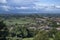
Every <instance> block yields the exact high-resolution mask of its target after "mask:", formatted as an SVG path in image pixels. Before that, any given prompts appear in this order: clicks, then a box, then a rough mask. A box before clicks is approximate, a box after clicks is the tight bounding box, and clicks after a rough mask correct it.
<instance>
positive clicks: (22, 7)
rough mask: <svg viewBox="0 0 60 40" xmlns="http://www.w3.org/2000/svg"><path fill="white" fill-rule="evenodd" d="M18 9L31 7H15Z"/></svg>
mask: <svg viewBox="0 0 60 40" xmlns="http://www.w3.org/2000/svg"><path fill="white" fill-rule="evenodd" d="M15 8H16V9H30V7H15Z"/></svg>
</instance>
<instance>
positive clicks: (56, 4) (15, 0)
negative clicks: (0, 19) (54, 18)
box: [0, 0, 60, 13]
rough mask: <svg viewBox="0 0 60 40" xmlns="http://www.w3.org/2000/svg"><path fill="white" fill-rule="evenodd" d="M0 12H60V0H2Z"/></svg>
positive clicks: (0, 0) (0, 1)
mask: <svg viewBox="0 0 60 40" xmlns="http://www.w3.org/2000/svg"><path fill="white" fill-rule="evenodd" d="M0 13H60V0H0Z"/></svg>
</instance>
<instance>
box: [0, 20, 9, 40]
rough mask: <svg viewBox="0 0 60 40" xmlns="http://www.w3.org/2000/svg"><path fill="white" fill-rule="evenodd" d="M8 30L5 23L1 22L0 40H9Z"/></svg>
mask: <svg viewBox="0 0 60 40" xmlns="http://www.w3.org/2000/svg"><path fill="white" fill-rule="evenodd" d="M7 35H8V29H7V27H6V25H5V23H4V22H3V21H0V40H7V39H6V36H7Z"/></svg>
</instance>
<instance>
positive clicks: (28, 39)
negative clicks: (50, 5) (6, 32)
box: [23, 38, 33, 40]
mask: <svg viewBox="0 0 60 40" xmlns="http://www.w3.org/2000/svg"><path fill="white" fill-rule="evenodd" d="M23 40H33V38H24V39H23Z"/></svg>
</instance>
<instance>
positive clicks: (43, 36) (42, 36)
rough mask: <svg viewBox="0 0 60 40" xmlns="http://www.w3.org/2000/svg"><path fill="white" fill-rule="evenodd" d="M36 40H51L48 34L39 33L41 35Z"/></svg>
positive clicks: (44, 32)
mask: <svg viewBox="0 0 60 40" xmlns="http://www.w3.org/2000/svg"><path fill="white" fill-rule="evenodd" d="M34 40H49V36H48V32H46V31H44V30H43V31H39V33H38V34H37V35H36V36H35V38H34Z"/></svg>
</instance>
